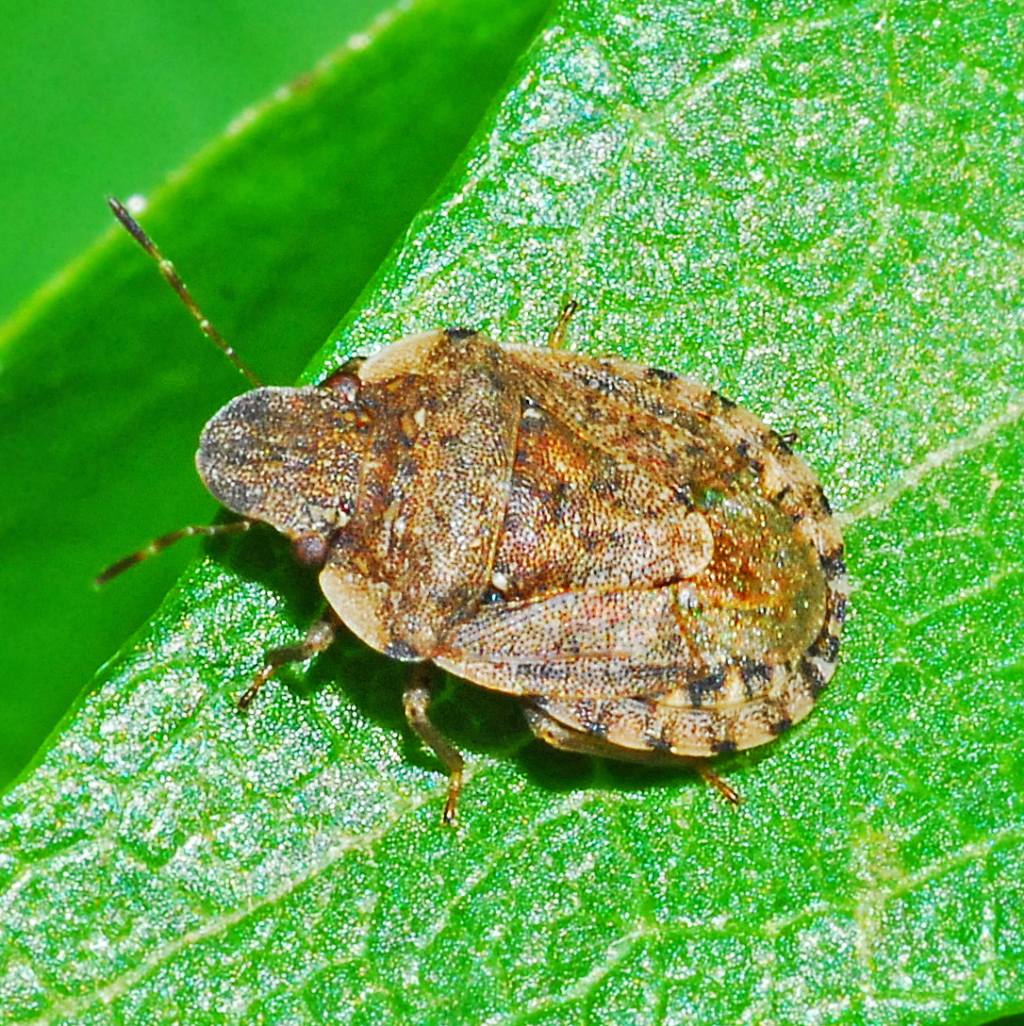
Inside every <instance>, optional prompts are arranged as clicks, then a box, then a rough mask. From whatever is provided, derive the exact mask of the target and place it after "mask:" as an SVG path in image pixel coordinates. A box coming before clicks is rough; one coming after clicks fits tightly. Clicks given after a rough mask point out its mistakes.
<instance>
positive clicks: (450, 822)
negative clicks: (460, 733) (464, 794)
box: [402, 663, 465, 826]
mask: <svg viewBox="0 0 1024 1026" xmlns="http://www.w3.org/2000/svg"><path fill="white" fill-rule="evenodd" d="M429 673H430V666H429V664H427V663H420V664H419V665H417V666H415V667H413V670H412V673H411V675H410V678H409V685H408V687H406V689H405V691H404V692H403V694H402V705H403V706H404V707H405V718H406V719H407V720H408V721H409V726H410V727H412V729H413V730H414V731H415V732H416V734H417V736H418V737H419V738H420V740H421V741H423V743H424V744H426V745H427V746H428V747H429V748H430V750H431V751H432V752H433V753H434V754H435V755H436V756H437V757H438V759H440V761H441V764H442V765H443V766H444V768H445V769H446V770H447V771H448V798H447V799H446V800H445V803H444V811H443V812H442V813H441V822H442V823H444V824H445V825H446V826H455V811H456V805H457V804H458V801H459V792H460V791H461V790H462V770H463V767H464V766H465V761H464V760H463V758H462V756H461V755H460V754H459V752H458V751H457V750H456V748H455V747H454V746H453V745H452V743H451V742H450V741H449V740H448V739H447V738H446V737H445V736H444V735H443V734H442V733H441V731H439V730H438V729H437V727H436V726H434V724H433V723H432V722H431V719H430V688H429V687H428V685H427V676H428V674H429Z"/></svg>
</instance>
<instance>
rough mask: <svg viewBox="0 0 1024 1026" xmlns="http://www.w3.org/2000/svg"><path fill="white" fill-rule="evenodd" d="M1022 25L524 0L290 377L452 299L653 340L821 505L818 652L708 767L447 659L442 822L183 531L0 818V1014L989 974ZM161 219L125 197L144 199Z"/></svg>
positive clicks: (711, 1013)
mask: <svg viewBox="0 0 1024 1026" xmlns="http://www.w3.org/2000/svg"><path fill="white" fill-rule="evenodd" d="M1022 54H1024V22H1022V20H1021V18H1020V16H1019V15H1018V14H1016V13H1015V12H1014V11H1013V10H1012V9H1011V8H1009V7H1003V6H1000V5H998V4H995V3H989V2H985V0H975V2H970V3H962V4H957V5H953V4H944V5H937V4H936V5H930V4H922V3H916V2H915V3H907V4H904V5H896V4H848V5H835V6H832V5H826V4H819V3H810V2H808V3H793V4H784V3H765V4H758V5H753V4H750V5H731V6H729V7H726V6H725V5H719V4H711V3H694V4H688V5H682V4H674V5H645V6H643V8H642V9H641V7H640V5H636V4H633V3H628V2H626V0H606V2H604V3H597V2H592V3H584V2H582V0H577V2H572V3H567V4H566V5H564V6H563V7H562V8H560V9H559V11H558V12H557V13H556V15H555V16H554V18H553V20H552V21H551V23H550V24H549V25H548V26H547V27H546V28H545V29H544V31H543V32H542V34H541V36H540V37H539V39H538V40H537V42H536V44H535V45H534V47H533V48H532V49H531V51H530V52H529V53H528V54H527V55H526V57H525V58H524V60H523V62H522V63H521V65H520V66H519V69H518V71H517V73H516V75H515V77H514V79H513V84H512V86H511V89H510V90H509V92H508V94H507V96H506V97H505V98H504V99H503V100H502V102H501V104H500V106H499V107H498V109H497V110H496V112H495V113H494V115H493V117H491V118H490V119H489V120H487V121H485V123H484V124H483V125H482V127H481V130H480V132H479V134H478V135H477V138H476V142H475V144H474V145H473V147H472V148H471V150H470V152H469V155H468V157H467V159H466V161H465V162H464V163H463V164H460V165H459V166H458V167H457V168H456V170H455V172H454V173H453V174H452V176H451V177H450V178H449V179H448V181H447V183H446V185H445V186H444V187H443V188H442V190H441V192H440V193H439V195H438V196H437V197H436V198H435V200H434V201H433V202H432V203H431V204H430V205H429V206H428V207H427V208H426V209H425V210H424V211H423V212H422V213H421V214H420V215H419V216H418V217H417V219H416V220H415V222H414V224H413V228H412V230H411V232H410V234H409V235H408V237H407V238H406V239H405V241H404V243H403V244H402V245H401V246H400V247H399V248H398V249H397V250H396V252H395V253H394V254H393V255H392V256H391V257H390V258H389V259H388V260H387V261H386V262H385V264H384V265H383V268H382V270H381V272H380V274H379V275H378V276H377V277H376V279H375V280H374V282H373V283H372V286H371V288H370V289H369V290H368V291H367V292H365V293H364V294H363V296H362V297H361V298H360V300H359V301H358V303H357V304H356V305H355V307H354V308H353V310H352V312H351V314H350V315H349V316H348V317H346V319H345V320H344V321H343V322H342V325H341V326H340V328H339V329H338V330H337V331H336V332H335V334H334V336H333V338H332V341H331V343H330V344H329V345H328V347H327V348H326V349H325V351H324V352H323V354H322V355H321V357H320V358H319V359H318V360H317V361H316V362H315V364H314V366H313V367H312V368H310V370H309V371H308V373H307V378H309V379H312V378H315V377H317V376H318V375H319V374H320V373H322V372H323V370H324V369H329V368H332V367H334V366H336V365H337V364H338V363H339V362H341V361H342V360H343V359H344V358H345V357H346V356H347V355H348V354H350V353H353V352H357V351H360V352H365V351H368V350H369V349H371V348H374V347H378V346H380V345H383V344H385V343H386V342H388V341H391V340H393V339H395V338H397V337H399V336H400V335H401V334H403V333H405V332H408V331H411V330H418V329H422V328H425V327H429V326H433V325H443V324H445V323H451V322H456V323H471V324H475V325H479V326H481V327H484V328H486V329H487V330H488V331H489V332H490V333H492V334H493V335H494V336H495V337H498V338H501V339H504V340H507V341H536V342H540V341H542V340H543V338H544V336H545V334H546V332H547V330H548V328H549V327H550V324H551V321H552V318H553V317H554V315H555V313H556V311H557V308H558V305H559V302H560V299H561V297H562V296H563V295H564V294H566V293H569V294H572V295H574V296H576V297H577V298H579V299H580V300H581V301H582V303H583V310H582V311H581V313H580V315H579V317H578V318H577V320H576V321H574V323H573V325H572V330H571V341H572V344H573V345H574V346H576V347H578V348H580V349H585V350H588V351H594V352H617V353H620V354H623V355H626V356H629V357H633V358H636V359H638V360H647V361H652V362H656V363H659V364H661V365H663V366H667V367H673V368H676V369H679V370H682V371H685V372H687V373H690V374H692V375H694V376H696V377H698V378H700V379H701V380H703V381H705V382H707V383H708V384H709V385H713V386H715V387H719V388H721V389H723V390H724V391H725V392H726V393H727V394H729V395H732V396H733V397H735V398H737V399H740V400H742V401H743V402H744V403H745V404H746V405H748V406H749V407H750V408H752V409H754V410H755V411H757V412H759V413H761V414H763V415H764V416H765V417H766V418H767V419H768V420H769V421H770V422H772V423H773V424H775V425H776V426H778V427H780V428H785V429H793V428H795V429H797V430H798V431H799V433H800V437H801V447H802V450H803V452H804V453H805V455H806V458H807V459H808V461H809V462H810V463H811V464H812V465H813V466H815V467H816V468H817V469H818V470H819V472H820V474H821V476H822V479H823V481H824V483H825V487H826V491H827V492H828V494H829V495H830V496H831V497H833V499H834V501H835V503H836V505H837V506H838V507H839V508H840V509H841V510H842V511H843V515H844V518H845V520H846V522H847V538H848V550H849V564H850V568H851V573H852V575H853V577H854V580H855V583H856V591H855V593H854V596H853V600H852V614H851V617H850V621H849V624H848V631H847V637H846V641H845V645H844V653H843V664H842V667H841V669H840V671H839V673H838V675H837V677H836V679H835V681H834V683H833V685H832V686H831V687H830V689H829V691H828V692H827V693H826V695H825V696H823V698H822V700H821V702H820V706H819V708H818V709H817V710H816V711H815V713H814V714H813V716H812V717H811V719H809V720H808V721H807V722H806V723H805V724H803V725H801V726H800V727H799V728H798V729H797V730H795V731H794V732H792V734H790V735H789V736H787V737H786V738H784V739H782V740H780V741H778V742H776V743H774V744H772V745H771V746H768V747H766V748H764V749H762V750H756V751H754V752H751V753H747V754H744V755H739V756H733V757H730V758H729V759H727V760H724V761H721V762H720V769H721V770H722V772H723V773H724V774H725V775H726V776H727V777H728V779H729V780H730V781H731V782H732V783H733V784H734V785H735V786H736V787H737V788H738V789H739V790H740V791H741V792H742V794H743V796H744V798H745V803H744V804H743V805H742V806H741V807H740V808H739V809H732V808H730V807H728V806H726V805H725V804H724V803H723V802H722V801H721V800H720V799H718V798H717V796H716V795H714V794H713V793H711V792H710V791H709V790H708V789H705V788H703V787H702V786H701V785H700V784H699V782H698V781H697V780H696V779H694V778H692V777H691V776H689V775H687V774H686V773H653V772H647V771H640V770H637V769H631V768H622V767H616V766H613V765H607V764H592V763H590V762H587V761H584V760H578V759H574V758H570V757H568V756H564V755H560V754H558V753H554V752H550V751H548V750H546V749H543V748H541V747H540V746H539V745H535V744H527V740H526V737H525V735H524V731H523V729H522V727H521V724H520V721H519V719H518V713H517V710H516V707H515V705H514V703H512V702H510V701H507V700H505V699H503V698H501V697H500V696H493V695H488V694H485V693H483V692H481V691H479V690H477V689H473V688H471V687H469V686H465V685H461V684H458V683H456V682H452V681H449V682H448V683H447V685H446V686H445V688H444V693H443V701H442V706H441V709H440V719H441V721H442V723H443V725H444V727H445V729H446V730H447V731H448V732H449V733H450V734H451V735H452V736H453V737H454V739H455V740H456V741H457V743H458V744H459V745H460V746H462V747H463V748H464V749H465V750H466V751H467V754H468V755H469V756H470V759H471V775H470V779H469V781H468V783H467V786H466V790H465V795H464V801H463V805H462V815H463V826H462V829H461V830H460V832H458V833H454V832H451V831H446V830H443V829H442V828H440V826H439V825H438V822H437V820H438V815H439V811H440V803H441V796H442V794H443V791H444V787H445V781H444V778H443V776H442V775H441V774H440V773H438V772H437V768H436V766H435V765H434V764H433V763H432V761H431V760H430V759H429V758H426V757H425V756H424V755H423V754H422V753H421V752H420V750H419V748H418V746H417V745H415V744H414V743H412V741H411V739H410V738H409V735H408V733H407V732H406V731H405V730H404V729H403V727H402V725H401V717H400V712H399V698H398V692H399V689H400V687H401V682H402V668H401V667H399V666H397V665H395V664H392V663H389V662H388V661H387V660H385V659H383V658H381V657H378V656H376V655H374V654H373V653H370V652H368V651H366V650H365V648H363V647H361V646H360V645H358V644H357V643H355V642H343V643H342V644H341V645H339V646H338V647H337V650H336V651H332V652H331V653H329V654H328V655H326V656H324V657H321V658H320V659H318V660H316V661H315V662H314V663H313V664H312V665H311V666H310V667H309V668H308V669H307V670H306V671H305V672H299V671H295V672H291V673H288V674H283V675H282V680H281V681H280V682H279V683H278V684H277V685H276V686H274V687H273V688H271V689H269V690H268V691H267V692H266V693H265V694H264V695H263V696H261V700H260V702H259V703H258V705H257V707H256V708H255V709H254V710H253V715H251V716H250V717H248V718H242V717H240V716H238V714H237V713H236V711H235V710H234V708H233V705H232V700H233V698H234V696H236V695H237V694H238V692H239V691H240V690H241V689H242V688H244V686H245V684H246V683H247V681H248V679H249V678H250V677H251V675H252V673H253V672H254V671H255V670H256V668H257V667H258V666H259V664H260V662H261V652H262V651H263V650H264V649H265V648H266V647H268V646H271V645H276V644H280V643H282V642H285V641H290V640H293V639H294V638H295V637H297V636H298V635H299V634H300V633H301V631H302V630H303V629H304V627H305V626H306V624H307V623H308V621H309V620H310V619H311V618H312V617H313V616H314V615H315V614H316V611H317V599H316V595H315V589H314V588H313V586H312V583H311V581H310V580H309V579H308V577H307V575H305V574H304V573H303V572H301V571H300V570H298V569H296V568H294V567H293V566H291V564H290V562H289V560H288V553H287V546H285V545H283V544H281V543H280V542H278V541H275V540H274V539H273V538H272V537H271V536H270V534H269V532H267V533H266V534H264V535H262V536H260V535H259V534H258V533H253V534H251V535H249V536H247V537H246V538H245V539H244V540H242V541H241V542H240V543H239V544H237V545H235V546H233V547H232V548H230V549H229V550H227V551H224V552H217V553H211V554H209V555H208V556H207V558H205V559H204V560H203V561H201V562H200V563H198V564H197V565H196V566H194V567H193V568H192V570H191V571H190V572H189V574H188V575H187V576H186V578H185V579H184V580H183V581H182V583H181V585H180V587H179V588H177V589H176V590H175V591H174V592H173V593H172V594H171V595H170V596H169V597H168V599H167V600H166V602H165V603H164V605H163V606H162V608H161V609H160V611H159V613H158V614H157V615H156V617H155V618H154V619H153V620H152V621H151V622H150V623H149V624H148V625H147V626H146V627H145V628H143V630H142V631H140V633H139V634H138V635H137V636H136V637H135V639H134V640H133V642H132V643H131V644H130V645H128V646H127V647H126V648H125V649H124V650H123V651H122V653H121V655H120V656H119V657H118V658H117V659H116V660H115V661H114V662H113V663H112V664H110V666H109V667H108V668H107V670H106V672H105V674H104V675H103V678H102V680H101V681H100V682H99V684H98V685H97V688H96V690H95V691H94V692H93V693H92V694H91V695H89V696H88V697H87V698H86V699H85V700H84V701H83V703H82V705H81V707H80V709H79V710H78V712H77V715H76V716H75V717H74V719H73V720H72V721H71V722H69V723H68V724H67V726H66V727H65V729H64V731H63V733H62V734H61V735H60V736H59V737H57V738H56V739H55V740H54V742H53V743H52V745H51V746H50V748H49V750H48V751H46V752H45V753H44V754H43V756H42V758H41V761H40V762H39V764H38V765H37V766H36V768H35V770H34V772H33V773H32V775H31V776H30V777H28V778H27V779H26V780H24V781H23V782H22V783H21V784H20V785H19V786H18V787H16V788H15V789H14V790H13V791H11V792H10V794H9V795H8V796H7V799H6V803H5V805H4V809H3V811H4V818H3V820H2V821H0V836H2V838H3V840H2V846H0V879H2V880H3V882H4V890H3V892H2V893H0V938H2V941H0V957H2V958H3V959H4V962H3V964H2V965H0V1007H6V1008H8V1009H10V1011H9V1013H8V1014H7V1019H6V1020H5V1021H11V1022H17V1021H20V1020H24V1019H28V1020H32V1019H35V1020H37V1021H40V1022H46V1023H62V1022H75V1023H97V1024H99V1023H112V1022H118V1023H152V1022H159V1021H182V1022H197V1023H198V1022H239V1023H251V1022H280V1023H285V1022H288V1023H300V1022H318V1023H319V1022H331V1023H343V1022H344V1023H392V1022H402V1023H406V1022H408V1023H423V1024H435V1023H436V1024H441V1023H444V1024H448V1023H488V1024H492V1026H510V1024H524V1026H525V1024H531V1026H533V1024H552V1026H555V1024H557V1026H566V1024H577V1023H578V1024H588V1026H589V1024H596V1023H609V1024H615V1026H620V1024H626V1023H644V1024H646V1023H673V1024H675V1023H678V1024H684V1023H701V1024H713V1023H721V1024H723V1026H724V1024H729V1026H732V1024H736V1023H752V1024H763V1023H764V1024H767V1023H778V1024H782V1023H822V1024H829V1023H850V1024H862V1023H864V1024H867V1023H870V1024H908V1026H910V1024H920V1023H935V1024H940V1023H941V1024H945V1023H949V1024H952V1023H981V1022H986V1021H989V1020H991V1019H993V1018H995V1017H997V1016H998V1015H999V1014H1006V1013H1008V1012H1012V1011H1020V1010H1021V1009H1022V1008H1024V871H1022V863H1024V843H1022V842H1024V794H1022V785H1024V744H1022V742H1024V697H1022V689H1021V685H1022V676H1024V665H1022V663H1024V659H1022V653H1024V624H1022V622H1021V617H1020V610H1021V608H1022V600H1024V595H1022V592H1024V581H1022V571H1021V565H1022V559H1024V520H1022V514H1021V512H1020V495H1021V491H1022V486H1024V447H1022V444H1021V443H1022V441H1024V438H1022V434H1024V432H1022V428H1021V415H1022V413H1024V400H1022V395H1024V388H1022V384H1024V382H1022V379H1024V359H1022V357H1024V338H1022V323H1021V313H1020V311H1021V299H1022V295H1021V291H1022V271H1024V255H1022V254H1024V238H1022V235H1024V227H1022V225H1024V218H1022V214H1024V67H1022V62H1024V57H1022V56H1021V55H1022ZM169 227H170V225H169V224H168V228H169Z"/></svg>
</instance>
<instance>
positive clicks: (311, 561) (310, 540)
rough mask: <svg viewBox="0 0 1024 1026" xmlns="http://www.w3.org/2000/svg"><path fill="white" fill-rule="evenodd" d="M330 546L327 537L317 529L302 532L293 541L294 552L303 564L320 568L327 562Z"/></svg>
mask: <svg viewBox="0 0 1024 1026" xmlns="http://www.w3.org/2000/svg"><path fill="white" fill-rule="evenodd" d="M328 549H329V546H328V544H327V539H326V538H325V537H324V536H323V535H322V534H317V533H316V531H307V532H306V533H305V534H300V535H299V536H298V537H297V538H296V539H295V540H294V541H293V542H292V552H293V553H294V554H295V558H296V559H297V560H298V561H299V562H300V563H301V564H302V565H303V566H311V567H315V568H316V569H319V568H320V567H322V566H323V565H324V563H326V562H327V553H328Z"/></svg>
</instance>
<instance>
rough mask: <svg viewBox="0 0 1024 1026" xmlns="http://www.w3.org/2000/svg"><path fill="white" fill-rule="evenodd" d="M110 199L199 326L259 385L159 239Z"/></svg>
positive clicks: (120, 205) (120, 216)
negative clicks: (163, 250) (184, 279)
mask: <svg viewBox="0 0 1024 1026" xmlns="http://www.w3.org/2000/svg"><path fill="white" fill-rule="evenodd" d="M107 203H108V205H109V206H110V209H111V210H112V211H113V212H114V217H116V218H117V219H118V221H120V222H121V224H122V225H123V226H124V227H125V228H126V229H127V230H128V232H129V233H130V234H131V236H132V238H133V239H134V240H135V241H136V242H137V243H138V244H139V245H140V246H141V247H142V248H143V249H144V250H145V251H146V252H147V253H148V254H149V255H150V256H151V257H152V258H153V259H154V260H155V261H156V263H157V267H159V268H160V273H161V274H162V275H163V277H164V281H166V282H167V284H168V285H170V286H171V288H172V289H174V291H175V292H176V293H177V294H178V298H179V299H180V300H181V301H182V302H183V303H184V304H185V306H186V308H187V309H188V312H189V313H190V314H191V315H192V316H193V317H194V318H195V321H196V323H197V324H198V325H199V330H200V331H202V333H203V334H204V335H205V336H206V337H207V338H208V339H209V340H210V341H211V342H212V343H213V344H214V345H215V346H216V347H217V348H218V349H219V350H220V351H221V352H222V353H223V354H224V355H225V356H226V357H227V358H228V359H229V360H230V361H231V362H232V363H233V364H234V365H235V366H236V367H237V368H238V369H239V370H240V371H241V372H242V373H243V374H244V375H245V376H246V377H247V378H248V379H249V380H250V381H251V382H252V383H253V384H254V385H255V386H256V387H257V388H259V387H260V386H261V385H262V384H263V382H262V381H260V379H259V377H258V376H257V375H256V373H255V372H254V371H253V370H252V368H250V367H249V365H248V364H247V363H246V362H245V361H244V360H243V359H242V358H241V357H240V356H239V355H238V353H236V352H235V351H234V349H233V348H232V347H231V345H230V343H229V342H228V340H227V339H226V338H224V336H223V335H222V334H221V333H220V332H219V331H218V330H217V329H216V328H215V327H214V326H213V325H212V324H211V323H210V322H209V320H208V319H207V317H206V315H205V314H204V313H203V311H202V310H200V309H199V306H198V305H197V304H196V301H195V300H194V299H193V298H192V293H191V292H189V290H188V288H187V287H186V286H185V283H184V282H183V281H182V280H181V278H180V277H179V276H178V272H177V271H176V270H175V269H174V264H172V263H171V262H170V260H168V259H167V258H166V257H165V256H164V255H163V253H161V252H160V250H159V249H158V248H157V245H156V243H155V242H154V241H153V240H152V239H151V238H150V237H149V236H148V235H147V234H146V233H145V231H143V228H142V225H140V224H139V222H138V221H136V220H135V218H134V217H132V215H131V214H129V213H128V210H127V208H126V207H125V206H124V204H123V203H121V201H120V200H117V199H114V197H113V196H109V197H108V198H107Z"/></svg>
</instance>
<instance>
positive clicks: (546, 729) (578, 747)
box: [523, 705, 740, 805]
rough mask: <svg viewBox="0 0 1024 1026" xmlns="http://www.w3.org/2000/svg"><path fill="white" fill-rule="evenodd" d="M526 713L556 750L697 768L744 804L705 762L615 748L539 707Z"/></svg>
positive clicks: (528, 708) (723, 792)
mask: <svg viewBox="0 0 1024 1026" xmlns="http://www.w3.org/2000/svg"><path fill="white" fill-rule="evenodd" d="M523 713H524V715H525V716H526V722H527V724H528V725H529V728H530V730H532V731H533V733H534V734H536V736H537V737H539V738H540V739H541V741H544V742H546V743H547V744H549V745H551V747H552V748H559V749H561V750H562V751H564V752H579V753H580V754H581V755H595V756H598V757H599V758H602V759H615V760H616V761H618V762H635V763H641V764H643V765H647V766H678V765H679V764H680V763H685V764H686V765H688V766H691V767H693V769H695V770H696V771H697V772H698V773H699V774H700V776H701V778H702V779H703V780H704V781H705V782H706V783H708V784H710V785H711V786H712V787H713V788H714V789H715V790H716V791H718V793H719V794H721V795H722V797H724V798H725V799H726V800H727V801H729V802H731V803H732V804H733V805H738V804H739V803H740V796H739V795H738V794H737V793H736V791H735V790H733V788H732V787H730V786H729V784H728V783H726V782H725V781H724V780H723V779H722V778H721V777H720V776H719V775H718V774H717V773H715V772H714V770H712V769H710V768H709V767H708V766H707V764H706V763H705V761H704V760H703V759H696V758H688V757H686V756H683V755H672V754H671V753H669V752H658V751H651V750H646V749H640V748H623V747H621V746H620V745H613V744H611V743H610V742H608V741H606V740H604V738H601V737H598V736H597V735H596V734H588V733H586V732H585V731H581V730H574V729H573V728H572V727H570V726H567V725H566V724H564V723H561V722H560V721H559V720H557V719H555V717H554V716H551V715H549V714H548V713H546V712H544V710H543V709H539V708H537V706H535V705H526V706H524V708H523Z"/></svg>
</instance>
